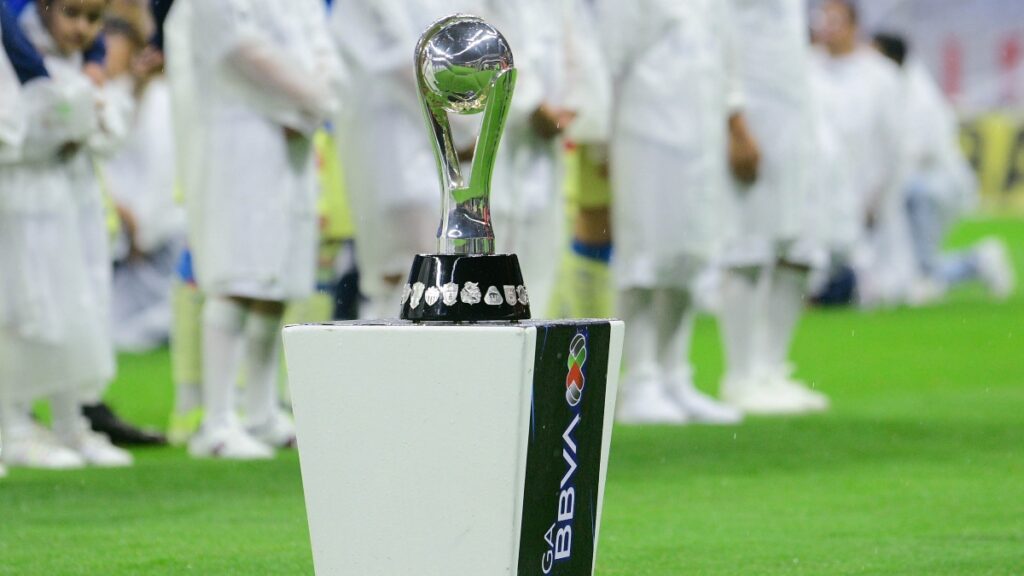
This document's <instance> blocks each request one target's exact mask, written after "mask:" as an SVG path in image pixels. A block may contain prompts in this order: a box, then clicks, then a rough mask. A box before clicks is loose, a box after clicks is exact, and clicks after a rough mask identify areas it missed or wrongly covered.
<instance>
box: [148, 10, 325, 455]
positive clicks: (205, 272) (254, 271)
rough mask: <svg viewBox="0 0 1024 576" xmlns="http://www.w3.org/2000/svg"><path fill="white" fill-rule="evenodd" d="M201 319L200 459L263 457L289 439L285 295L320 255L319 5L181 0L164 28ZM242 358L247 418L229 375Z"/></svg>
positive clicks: (311, 273) (300, 293) (192, 446)
mask: <svg viewBox="0 0 1024 576" xmlns="http://www.w3.org/2000/svg"><path fill="white" fill-rule="evenodd" d="M165 32H166V35H167V38H166V48H167V62H168V74H169V79H170V82H171V86H172V99H173V100H174V108H175V124H176V138H177V139H179V148H178V150H179V152H184V153H185V156H182V155H181V154H179V157H178V159H179V166H180V171H179V174H180V175H181V185H182V187H183V189H184V191H185V194H186V198H187V206H188V218H189V241H190V245H191V247H192V249H193V255H194V258H195V276H196V279H197V280H198V283H199V287H200V288H201V289H202V291H203V293H204V294H205V295H206V297H207V301H206V303H205V305H204V308H203V323H202V332H203V336H202V365H203V369H202V372H203V374H202V380H203V382H202V387H203V423H202V426H201V429H200V431H199V432H198V433H197V434H196V435H195V436H193V437H192V439H191V440H190V442H189V452H190V454H192V455H193V456H196V457H211V458H233V459H259V458H269V457H272V456H273V448H274V447H284V446H289V445H292V444H293V443H294V434H295V433H294V425H293V424H292V423H291V420H290V418H289V417H288V416H287V415H286V414H285V413H284V411H283V408H282V406H281V404H280V399H279V393H278V387H277V377H278V358H279V349H280V343H279V340H280V339H279V332H280V327H281V326H280V325H281V317H282V315H283V313H284V308H285V303H286V302H288V301H292V300H298V299H303V298H307V297H309V296H310V295H312V293H313V290H314V287H315V282H316V278H315V269H316V262H317V244H318V235H317V224H318V222H317V215H316V182H315V173H314V163H313V155H312V137H313V134H314V133H315V132H316V130H317V129H318V128H319V127H320V126H321V125H322V123H323V122H324V120H326V119H327V118H328V117H329V116H331V115H332V114H334V113H335V110H336V107H337V105H338V103H337V98H336V97H335V83H336V82H337V81H338V78H339V76H340V65H339V63H338V61H337V56H336V53H335V50H334V48H333V46H332V44H331V42H330V37H329V32H328V30H327V26H326V15H325V8H324V6H323V4H322V3H321V2H319V1H317V0H300V1H293V2H289V3H287V4H284V3H281V2H276V1H273V0H178V1H177V2H175V5H174V7H173V8H172V12H171V14H170V16H169V17H168V23H167V29H166V30H165ZM243 357H244V368H245V372H244V373H245V380H246V396H245V401H244V402H243V405H244V413H245V421H244V425H243V423H242V421H241V420H240V419H239V417H238V416H237V414H236V406H235V401H234V389H235V384H236V382H237V381H238V377H239V373H240V368H242V364H243V362H242V360H243Z"/></svg>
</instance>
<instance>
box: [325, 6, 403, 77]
mask: <svg viewBox="0 0 1024 576" xmlns="http://www.w3.org/2000/svg"><path fill="white" fill-rule="evenodd" d="M407 16H408V13H407V11H406V10H403V9H402V7H401V6H400V5H395V2H393V1H392V0H381V1H379V2H364V1H356V0H339V1H338V2H337V3H336V5H335V6H334V9H333V10H332V12H331V31H332V33H333V34H334V37H335V40H336V42H337V45H338V49H339V50H340V51H341V54H342V56H344V58H345V59H346V60H347V61H348V62H351V63H352V65H353V67H355V68H358V69H359V70H363V71H366V72H367V73H368V74H371V75H376V74H381V73H386V74H390V73H394V72H396V71H398V72H400V74H401V76H402V77H403V78H405V79H406V80H408V81H410V82H413V86H414V85H415V76H414V74H413V73H412V72H413V71H412V61H413V60H412V59H413V47H412V46H409V45H408V42H407V40H409V39H413V38H415V37H416V35H417V33H418V32H417V31H416V30H415V29H414V26H413V22H412V21H411V19H410V18H408V17H407ZM403 40H406V41H403Z"/></svg>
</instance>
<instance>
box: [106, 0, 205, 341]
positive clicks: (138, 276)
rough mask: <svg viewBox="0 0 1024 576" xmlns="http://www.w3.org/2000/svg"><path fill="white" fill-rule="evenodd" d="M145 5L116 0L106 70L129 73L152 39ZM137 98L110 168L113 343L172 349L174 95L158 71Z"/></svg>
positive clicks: (176, 248) (176, 226)
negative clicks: (116, 232) (115, 226)
mask: <svg viewBox="0 0 1024 576" xmlns="http://www.w3.org/2000/svg"><path fill="white" fill-rule="evenodd" d="M147 4H148V3H147V2H145V1H143V0H115V1H114V2H113V3H112V4H111V8H110V11H109V13H108V18H107V24H106V43H107V67H108V70H110V71H111V73H116V72H118V71H127V70H128V69H129V68H130V67H131V66H133V64H134V63H136V62H137V61H138V59H139V57H140V56H141V55H142V53H143V51H144V50H145V49H146V47H147V46H148V43H149V38H150V37H151V36H152V34H153V22H152V18H151V16H150V14H149V11H148V6H147ZM146 72H147V73H146V77H145V78H144V81H143V82H142V83H140V85H139V87H138V89H137V90H136V93H135V98H136V101H137V112H136V115H135V118H134V122H133V126H132V131H131V133H130V135H129V137H128V141H127V142H126V143H125V146H124V147H123V148H122V149H121V151H120V152H119V153H118V154H117V155H116V156H115V157H114V158H112V159H111V160H110V161H109V162H107V163H106V164H105V167H104V168H105V169H104V174H105V176H106V178H105V180H106V183H107V187H108V188H109V190H110V193H111V196H112V197H113V200H114V202H115V203H116V205H117V212H118V215H119V217H120V221H121V234H120V237H119V239H118V240H119V241H118V243H117V244H116V257H117V260H116V263H115V266H114V300H113V312H114V342H115V344H116V345H117V347H118V348H119V349H121V350H129V351H146V350H151V349H153V348H156V347H158V346H161V345H163V344H165V343H166V342H167V340H168V337H169V333H170V327H171V286H172V283H173V280H174V275H175V270H176V267H175V264H176V261H177V258H178V254H179V252H180V250H181V247H182V244H183V242H184V236H185V215H184V210H183V209H182V208H180V207H179V206H178V205H177V203H176V202H175V199H174V134H173V125H172V122H171V104H170V91H169V89H168V87H167V82H166V80H165V79H164V78H163V76H162V74H159V69H157V71H156V72H157V73H156V74H150V73H148V72H149V71H148V70H147V71H146Z"/></svg>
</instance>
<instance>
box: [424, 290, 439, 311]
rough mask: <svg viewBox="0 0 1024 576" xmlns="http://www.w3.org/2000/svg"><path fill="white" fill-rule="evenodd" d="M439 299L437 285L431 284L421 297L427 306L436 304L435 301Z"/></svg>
mask: <svg viewBox="0 0 1024 576" xmlns="http://www.w3.org/2000/svg"><path fill="white" fill-rule="evenodd" d="M440 299H441V290H440V289H439V288H438V287H437V286H431V287H430V288H427V292H426V294H425V295H424V297H423V300H424V301H425V302H426V303H427V306H433V305H434V304H437V301H438V300H440Z"/></svg>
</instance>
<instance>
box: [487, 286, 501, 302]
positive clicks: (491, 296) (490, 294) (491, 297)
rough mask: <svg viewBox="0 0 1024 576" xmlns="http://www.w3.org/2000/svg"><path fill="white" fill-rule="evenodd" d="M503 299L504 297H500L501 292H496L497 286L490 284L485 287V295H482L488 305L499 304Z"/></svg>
mask: <svg viewBox="0 0 1024 576" xmlns="http://www.w3.org/2000/svg"><path fill="white" fill-rule="evenodd" d="M504 301H505V299H504V298H502V297H501V292H498V287H497V286H491V287H490V288H488V289H487V295H486V296H484V302H486V303H487V305H488V306H501V304H502V303H503V302H504Z"/></svg>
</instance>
